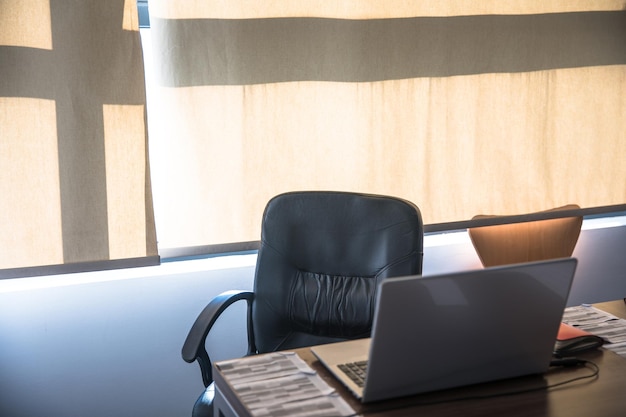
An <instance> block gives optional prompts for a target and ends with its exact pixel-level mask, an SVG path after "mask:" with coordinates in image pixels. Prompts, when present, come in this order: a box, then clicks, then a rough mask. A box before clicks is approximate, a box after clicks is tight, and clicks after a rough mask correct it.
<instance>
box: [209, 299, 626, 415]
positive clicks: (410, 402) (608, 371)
mask: <svg viewBox="0 0 626 417" xmlns="http://www.w3.org/2000/svg"><path fill="white" fill-rule="evenodd" d="M595 307H598V308H600V309H602V310H604V311H607V312H609V313H611V314H613V315H615V316H618V317H621V318H626V304H624V301H622V300H620V301H612V302H608V303H600V304H596V305H595ZM295 352H297V354H298V355H299V356H300V357H301V358H302V359H304V360H305V361H306V362H307V363H308V364H309V365H310V366H311V367H312V368H313V369H314V370H315V371H316V372H318V373H319V375H320V376H321V377H322V378H323V379H324V380H325V381H326V383H328V384H329V385H330V386H331V387H333V388H334V389H335V390H336V391H337V392H338V393H339V394H340V395H341V396H342V397H343V398H344V399H345V400H346V401H347V402H348V403H349V404H350V406H351V407H352V408H353V409H354V410H355V411H356V412H357V413H358V414H361V413H363V415H364V416H368V417H409V416H411V417H413V416H416V415H418V414H419V415H423V416H428V417H452V416H459V417H461V416H462V417H472V416H481V417H484V416H499V417H503V416H506V417H515V416H519V417H529V416H544V417H577V416H580V417H583V416H584V417H589V416H594V417H595V416H597V417H612V416H616V417H617V416H623V415H624V413H626V359H624V358H622V357H620V356H618V355H616V354H615V353H613V352H611V351H608V350H606V349H600V350H598V351H593V352H587V353H584V354H579V355H577V357H578V358H581V359H587V360H590V361H593V362H594V363H595V364H597V365H598V367H599V368H600V374H599V376H598V377H597V378H596V379H583V380H581V381H576V382H573V383H569V384H566V385H563V386H561V387H556V388H551V389H548V390H546V389H541V390H538V391H532V392H527V393H523V394H515V395H505V396H499V397H498V396H494V395H497V394H498V393H505V392H510V391H515V390H521V389H527V388H535V387H542V386H546V385H554V384H556V383H558V382H561V381H565V380H568V379H570V378H573V377H575V376H580V375H586V374H588V373H591V370H588V369H587V368H581V367H575V368H554V370H552V371H550V372H548V373H547V374H546V375H544V376H543V377H542V376H529V377H522V378H514V379H511V380H505V381H497V382H492V383H487V384H480V385H473V386H469V387H462V388H455V389H450V390H445V391H438V392H433V393H426V394H420V395H415V396H410V397H404V398H398V399H393V400H388V401H381V402H376V403H371V404H362V403H361V402H359V401H358V400H357V399H356V398H355V397H354V396H353V395H352V394H351V393H350V392H349V391H348V390H347V389H346V388H345V387H344V386H343V385H342V384H341V383H340V382H339V381H337V380H336V379H335V378H334V377H333V376H331V375H330V374H329V373H328V371H327V370H326V368H324V366H323V365H322V364H321V363H320V362H319V361H318V360H317V359H316V358H315V356H314V355H313V354H312V353H311V351H310V349H309V348H302V349H296V350H295ZM216 391H217V394H216V399H215V405H216V407H217V408H218V409H221V410H224V411H222V415H219V414H217V415H218V416H219V417H222V416H225V417H228V416H229V413H230V415H234V416H247V415H248V413H247V412H246V411H245V410H244V409H243V407H242V406H241V404H240V403H239V404H238V403H237V397H236V395H234V393H233V392H232V390H230V389H229V387H228V385H227V384H224V383H223V382H221V384H220V382H219V381H218V378H216ZM476 396H489V397H488V398H484V399H463V398H467V397H476ZM459 399H460V400H459ZM228 405H230V407H228ZM227 409H230V411H228V412H227V411H226V410H227Z"/></svg>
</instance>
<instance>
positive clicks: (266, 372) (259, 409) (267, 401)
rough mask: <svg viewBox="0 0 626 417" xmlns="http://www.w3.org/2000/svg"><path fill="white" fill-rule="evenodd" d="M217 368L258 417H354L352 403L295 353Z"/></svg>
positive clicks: (226, 363) (231, 362) (225, 363)
mask: <svg viewBox="0 0 626 417" xmlns="http://www.w3.org/2000/svg"><path fill="white" fill-rule="evenodd" d="M215 366H216V367H217V368H218V369H219V370H220V372H221V373H222V375H223V376H224V378H225V379H226V380H228V382H229V383H230V384H231V385H232V387H233V390H234V391H235V393H236V394H237V396H238V397H239V399H240V400H241V402H242V403H243V404H244V405H245V406H246V408H247V409H248V410H250V412H251V414H252V415H253V416H255V417H256V416H259V417H278V416H281V417H284V416H289V417H305V416H306V417H341V416H349V415H354V410H353V409H352V408H351V407H350V406H349V405H348V403H346V402H345V401H344V400H343V399H342V398H341V396H339V395H338V394H337V393H336V392H335V391H334V390H333V389H332V388H331V387H330V386H329V385H328V384H327V383H326V382H324V380H323V379H322V378H320V376H319V375H318V374H317V373H316V372H315V371H314V370H313V369H311V368H310V367H309V365H307V363H306V362H304V361H303V360H302V359H301V358H300V357H299V356H298V355H297V354H295V352H276V353H267V354H263V355H257V356H249V357H246V358H242V359H234V360H229V361H221V362H218V363H216V365H215Z"/></svg>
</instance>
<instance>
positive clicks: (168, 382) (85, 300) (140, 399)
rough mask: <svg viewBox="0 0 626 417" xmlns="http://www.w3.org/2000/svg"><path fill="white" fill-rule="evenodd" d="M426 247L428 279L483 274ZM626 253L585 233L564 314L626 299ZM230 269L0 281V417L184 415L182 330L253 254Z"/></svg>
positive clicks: (465, 244)
mask: <svg viewBox="0 0 626 417" xmlns="http://www.w3.org/2000/svg"><path fill="white" fill-rule="evenodd" d="M425 243H426V247H425V255H424V274H425V275H431V274H436V273H440V272H445V271H454V270H461V269H468V268H480V263H479V261H478V258H477V256H476V255H475V252H474V250H473V248H472V246H471V243H470V242H469V239H468V237H467V235H466V234H465V233H459V234H450V235H448V236H445V239H444V240H442V238H441V236H427V238H426V241H425ZM625 247H626V226H623V225H622V226H619V227H613V228H604V229H591V230H584V231H583V232H582V233H581V236H580V239H579V243H578V246H577V247H576V250H575V252H574V256H576V257H578V258H579V267H578V271H577V274H576V278H575V282H574V287H573V289H572V293H571V297H570V300H569V304H570V305H573V304H580V303H581V302H590V303H592V302H600V301H606V300H611V299H615V298H621V297H624V296H625V295H626V279H625V278H624V272H623V271H626V257H624V256H623V254H624V248H625ZM228 258H229V259H224V258H214V259H208V260H198V261H189V262H185V263H184V265H185V266H186V267H187V268H188V270H187V271H179V270H178V268H179V267H181V266H183V264H173V263H170V264H168V263H166V264H163V265H161V266H159V267H150V268H137V269H133V270H123V271H108V272H98V273H91V274H73V275H66V276H62V277H43V278H27V279H15V280H5V281H0V416H2V417H22V416H28V417H36V416H42V417H43V416H45V417H87V416H89V417H141V416H146V417H148V416H149V417H161V416H162V417H173V416H189V415H190V413H191V408H192V406H193V403H194V401H195V399H196V398H197V396H198V395H199V393H200V392H201V390H202V383H201V378H200V373H199V370H198V367H197V365H196V364H187V363H185V362H184V361H183V360H182V359H181V356H180V349H181V347H182V344H183V341H184V339H185V336H186V334H187V331H188V330H189V327H190V326H191V324H192V322H193V320H194V319H195V317H196V315H197V314H198V313H199V312H200V310H201V309H202V308H203V307H204V305H205V304H206V303H207V302H208V301H209V300H210V299H211V298H212V297H213V296H214V295H216V294H218V293H219V292H221V291H223V290H226V289H232V288H242V289H249V288H251V287H252V277H253V271H254V255H247V256H242V257H228ZM231 261H237V263H238V265H239V266H231V265H230V264H227V263H228V262H231ZM242 307H243V306H241V307H237V308H236V309H234V310H232V311H230V312H229V314H228V316H226V317H225V318H224V320H223V321H222V323H220V324H221V327H220V329H218V330H219V333H220V334H219V337H218V340H213V341H211V345H212V347H213V348H214V349H217V350H218V354H217V357H218V359H223V358H226V357H231V356H239V355H241V354H243V353H244V351H245V347H244V345H243V342H244V340H245V339H244V335H243V333H242V329H243V326H244V323H245V318H244V317H243V316H244V315H243V308H242Z"/></svg>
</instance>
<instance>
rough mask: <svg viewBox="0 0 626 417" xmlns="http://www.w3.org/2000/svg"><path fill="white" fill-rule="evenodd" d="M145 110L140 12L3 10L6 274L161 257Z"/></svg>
mask: <svg viewBox="0 0 626 417" xmlns="http://www.w3.org/2000/svg"><path fill="white" fill-rule="evenodd" d="M145 102H146V100H145V85H144V78H143V60H142V51H141V44H140V39H139V30H138V19H137V9H136V5H135V2H134V1H131V0H115V1H106V2H102V1H96V0H90V1H74V2H50V1H47V0H46V1H44V0H37V1H4V0H0V166H1V169H2V175H1V176H0V192H1V194H2V202H1V203H0V230H2V233H1V234H0V270H6V269H19V268H26V267H38V266H49V265H58V264H66V265H67V264H82V263H90V262H101V261H108V260H119V259H131V258H132V259H135V258H145V259H147V258H148V257H153V258H154V257H156V255H157V253H156V237H155V232H154V220H153V215H152V200H151V190H150V181H149V171H148V161H147V159H146V156H147V137H146V128H145V124H146V115H145ZM149 263H154V260H152V261H150V262H149ZM0 272H2V273H1V274H0V275H1V276H3V277H4V276H5V275H2V274H4V271H0Z"/></svg>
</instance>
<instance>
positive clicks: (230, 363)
mask: <svg viewBox="0 0 626 417" xmlns="http://www.w3.org/2000/svg"><path fill="white" fill-rule="evenodd" d="M216 366H217V367H218V369H219V370H220V372H222V375H224V377H225V378H226V379H228V381H229V382H230V383H231V384H233V385H234V384H239V383H243V382H253V381H259V380H263V379H270V378H277V377H280V376H286V375H293V374H295V373H298V372H303V373H315V372H314V371H313V370H312V369H311V368H310V367H309V366H308V365H307V364H306V362H304V361H303V360H302V359H300V357H299V356H298V355H296V354H295V352H275V353H266V354H263V355H255V356H248V357H245V358H240V359H232V360H227V361H221V362H218V363H216Z"/></svg>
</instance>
